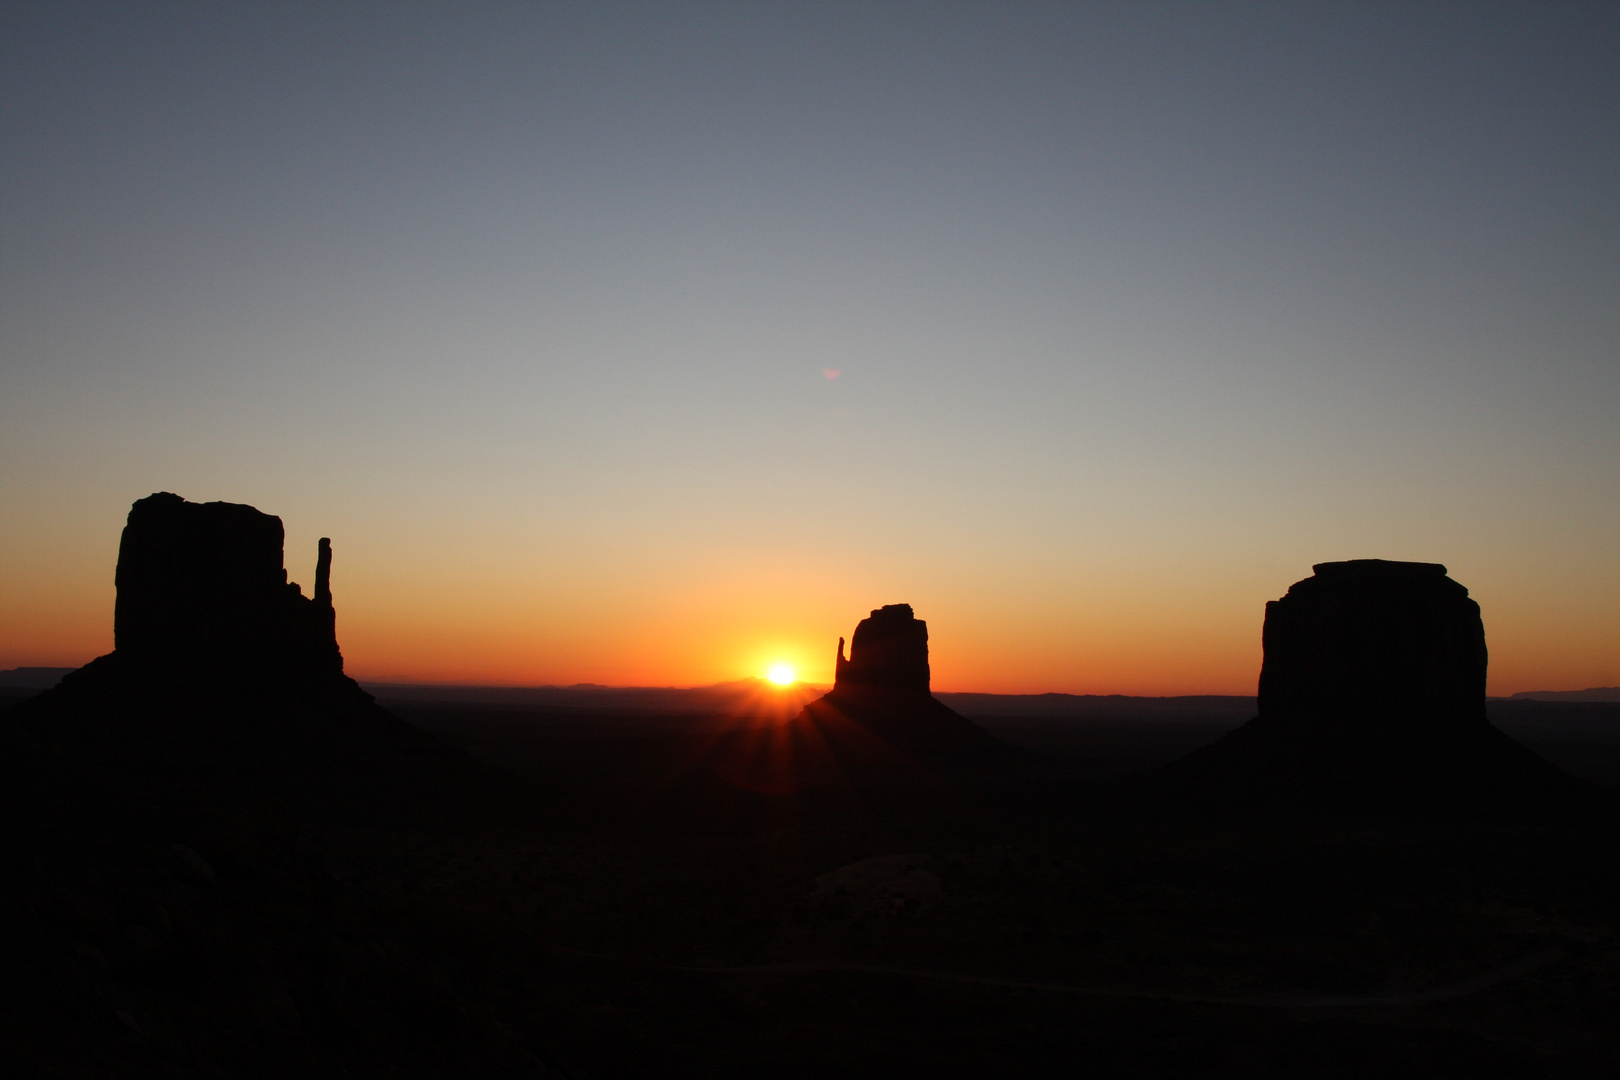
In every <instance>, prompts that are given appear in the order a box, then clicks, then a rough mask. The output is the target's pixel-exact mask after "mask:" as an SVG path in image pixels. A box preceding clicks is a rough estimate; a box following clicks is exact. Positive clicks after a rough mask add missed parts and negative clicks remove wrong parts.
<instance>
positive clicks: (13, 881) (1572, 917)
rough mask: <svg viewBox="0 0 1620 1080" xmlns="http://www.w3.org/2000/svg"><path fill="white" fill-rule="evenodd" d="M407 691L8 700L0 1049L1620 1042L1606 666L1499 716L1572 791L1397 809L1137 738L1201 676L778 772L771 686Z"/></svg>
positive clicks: (838, 1060)
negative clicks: (539, 694)
mask: <svg viewBox="0 0 1620 1080" xmlns="http://www.w3.org/2000/svg"><path fill="white" fill-rule="evenodd" d="M1498 708H1500V707H1498ZM395 711H396V713H397V714H398V715H399V716H401V717H403V718H404V719H405V720H407V721H408V722H409V723H410V724H411V725H413V726H414V728H415V729H416V730H418V731H426V732H429V733H432V734H433V735H434V736H435V738H433V739H428V738H423V739H420V740H419V741H413V738H405V739H403V740H397V739H396V740H395V741H394V742H391V743H389V745H390V746H391V747H393V749H392V750H390V751H389V752H388V754H386V755H382V756H383V757H386V758H387V760H381V759H380V757H379V755H378V754H377V753H376V752H375V750H374V748H373V747H372V744H371V743H368V742H366V741H365V739H363V738H361V737H360V736H355V738H353V739H347V741H345V739H335V738H328V737H327V736H324V735H322V736H319V737H316V738H313V740H312V739H306V738H304V737H303V736H302V735H299V734H298V733H296V732H294V733H290V734H288V735H287V737H286V738H284V739H281V741H279V742H277V741H276V739H274V738H272V739H271V740H270V742H271V743H273V744H274V745H272V746H271V747H270V749H268V750H267V749H266V745H267V744H266V742H265V737H263V736H262V733H261V734H260V735H256V736H254V737H253V738H247V737H242V738H237V737H236V736H234V735H232V734H231V733H228V732H226V733H220V732H215V733H214V734H213V735H210V736H208V738H207V739H205V740H204V741H208V743H209V748H208V749H207V750H206V751H199V750H198V749H196V740H197V738H198V737H199V736H197V734H196V732H197V731H198V730H201V729H198V728H196V727H195V726H194V727H192V728H188V729H186V730H187V731H189V732H191V734H190V735H186V736H185V737H184V738H182V737H181V734H183V733H180V734H177V733H176V732H177V730H178V729H175V730H171V731H170V732H169V733H168V734H167V735H165V736H164V737H163V738H150V739H143V740H137V741H135V742H131V741H129V740H127V739H123V740H118V739H114V740H111V741H109V739H108V738H107V737H105V736H104V735H83V736H73V737H63V738H60V739H56V740H54V741H53V739H52V738H49V737H41V736H40V735H39V733H38V732H37V731H33V732H29V731H24V732H19V731H13V730H8V731H7V734H6V739H7V742H6V746H5V751H6V755H5V758H6V761H7V762H8V772H7V775H6V777H5V779H6V782H7V787H6V792H7V804H6V805H7V813H8V824H7V832H6V837H5V852H4V856H5V865H4V868H3V869H4V874H5V879H4V880H5V894H4V898H5V904H6V907H5V910H4V913H3V920H4V927H5V942H6V948H7V956H6V957H5V960H6V970H7V971H8V972H9V973H10V974H9V977H8V981H7V984H6V988H5V990H6V996H5V1000H4V1002H3V1003H0V1004H3V1010H0V1036H3V1044H0V1045H3V1046H4V1053H5V1058H4V1060H3V1062H0V1064H5V1065H7V1067H8V1070H9V1072H10V1073H11V1074H12V1075H23V1076H85V1077H89V1076H108V1075H142V1076H147V1075H149V1076H231V1077H260V1076H302V1075H319V1076H373V1075H418V1076H442V1075H457V1076H505V1075H563V1076H569V1077H576V1078H585V1077H621V1076H623V1077H642V1076H645V1077H654V1076H656V1077H671V1076H702V1077H711V1076H721V1077H723V1076H735V1077H844V1076H874V1077H876V1076H884V1077H906V1076H1031V1077H1043V1076H1054V1077H1055V1076H1064V1077H1069V1076H1099V1077H1114V1076H1118V1077H1206V1076H1207V1077H1250V1076H1264V1077H1295V1076H1297V1077H1339V1076H1343V1077H1350V1076H1355V1077H1361V1076H1390V1077H1405V1076H1410V1077H1419V1076H1422V1077H1452V1076H1455V1077H1463V1076H1468V1077H1477V1076H1525V1077H1534V1076H1591V1077H1608V1076H1613V1075H1616V1074H1617V1072H1620V1034H1617V1033H1620V940H1617V939H1616V937H1615V936H1614V930H1615V928H1616V926H1617V924H1620V860H1617V854H1620V847H1617V840H1620V828H1617V822H1616V818H1615V814H1614V813H1613V811H1612V809H1611V808H1610V807H1611V802H1612V800H1611V799H1610V797H1608V796H1606V795H1605V794H1603V791H1604V790H1605V789H1603V788H1602V787H1601V785H1602V784H1609V785H1613V784H1614V783H1615V781H1616V780H1617V779H1620V769H1617V768H1616V763H1617V760H1620V758H1617V755H1616V746H1617V745H1620V739H1616V738H1615V732H1616V729H1617V728H1620V710H1617V709H1616V708H1615V707H1613V706H1567V707H1565V706H1559V707H1552V706H1546V705H1538V704H1537V703H1528V704H1525V705H1522V706H1520V705H1518V704H1515V706H1514V709H1510V710H1508V711H1507V712H1502V713H1500V714H1499V715H1498V717H1497V719H1498V721H1499V723H1500V725H1501V726H1502V727H1503V728H1504V729H1505V730H1508V731H1509V732H1510V733H1511V734H1515V735H1517V736H1519V737H1521V738H1522V739H1523V740H1524V741H1526V742H1528V743H1530V744H1531V745H1536V746H1538V747H1539V748H1541V749H1542V750H1544V752H1545V753H1546V754H1547V756H1549V757H1550V758H1552V759H1553V760H1555V761H1557V762H1559V763H1560V764H1562V765H1564V766H1565V767H1567V768H1570V769H1572V770H1576V771H1580V772H1583V773H1584V774H1585V776H1586V777H1587V779H1588V780H1591V781H1595V782H1596V783H1595V785H1594V786H1593V787H1592V788H1591V789H1590V791H1589V792H1588V793H1587V794H1586V795H1583V796H1582V797H1581V798H1579V799H1577V800H1575V801H1573V802H1570V803H1568V804H1561V805H1559V806H1512V805H1502V806H1488V805H1470V806H1466V807H1452V808H1448V807H1445V806H1438V807H1437V806H1434V805H1429V806H1426V807H1425V808H1424V809H1422V810H1413V809H1410V808H1406V809H1403V808H1401V807H1398V806H1390V805H1383V806H1378V805H1367V806H1350V807H1343V806H1341V807H1338V808H1317V809H1314V810H1312V809H1305V808H1289V807H1279V806H1275V805H1271V806H1266V805H1254V804H1250V805H1248V806H1247V808H1244V809H1238V808H1236V807H1235V805H1226V804H1223V803H1222V802H1221V801H1220V800H1215V801H1211V800H1209V799H1208V798H1199V799H1191V798H1188V797H1186V796H1185V794H1184V793H1182V792H1179V791H1178V789H1177V787H1176V785H1175V784H1174V783H1173V782H1172V781H1169V780H1166V779H1164V778H1158V779H1155V778H1154V774H1153V773H1152V772H1151V768H1152V767H1153V766H1155V765H1159V764H1162V763H1164V762H1167V761H1169V760H1172V759H1174V758H1177V757H1179V756H1181V755H1182V754H1184V753H1186V752H1187V751H1188V750H1191V749H1192V748H1194V747H1196V746H1198V745H1201V744H1202V743H1206V742H1208V741H1210V740H1211V739H1213V738H1215V737H1217V736H1218V735H1219V734H1221V733H1222V732H1223V731H1224V730H1226V729H1227V728H1228V727H1230V726H1232V725H1233V724H1235V723H1236V722H1238V721H1239V720H1241V719H1242V717H1241V716H1238V717H1236V718H1234V716H1233V715H1232V709H1231V708H1230V707H1229V706H1222V707H1218V708H1217V707H1211V709H1209V710H1206V712H1204V713H1202V714H1189V713H1186V712H1182V713H1180V714H1177V715H1169V714H1162V715H1158V717H1157V719H1154V718H1153V717H1151V716H1147V717H1145V716H1143V715H1141V714H1140V713H1135V714H1131V715H1117V716H1115V717H1114V718H1113V719H1110V718H1109V717H1108V715H1106V713H1105V712H1097V713H1094V714H1093V715H1091V716H1089V717H1088V718H1085V719H1083V720H1077V719H1075V718H1072V717H1071V718H1069V719H1067V720H1065V719H1064V718H1061V717H1058V718H1054V717H1051V716H1046V717H1029V716H1025V717H1000V718H996V717H986V718H984V724H985V726H986V727H988V728H990V730H992V731H994V732H996V733H997V734H998V735H1001V736H1002V737H1003V738H1005V739H1007V740H1008V741H1010V742H1013V743H1015V744H1019V745H1022V746H1024V747H1026V748H1027V749H1029V750H1030V751H1031V754H1032V765H1031V767H1030V768H1029V769H1028V770H1026V771H1024V772H1020V773H1018V774H1016V775H1010V774H1009V775H1004V776H1002V777H1000V778H997V779H980V780H978V781H975V782H971V783H968V782H960V783H953V782H946V781H944V780H938V781H933V782H929V781H917V782H912V783H908V784H906V785H903V786H881V785H878V786H873V785H866V786H840V785H836V784H822V785H816V786H811V787H799V788H787V789H784V788H782V787H781V786H780V785H778V784H765V785H761V784H753V783H751V782H750V779H749V778H750V776H752V775H754V773H752V772H751V771H750V768H749V767H748V763H749V762H752V761H755V760H757V758H758V756H759V754H760V753H762V752H768V750H762V747H764V748H768V747H769V746H770V745H772V744H771V743H770V740H769V736H768V730H769V725H770V724H771V723H774V722H776V721H775V720H774V719H772V718H755V719H749V718H746V717H737V716H731V717H723V716H694V715H678V714H673V713H667V712H666V713H662V714H658V715H646V714H636V713H633V712H627V711H623V710H617V711H616V710H614V709H612V708H595V709H573V710H570V709H567V708H562V707H550V708H538V707H531V706H522V705H518V706H513V705H500V704H492V703H487V702H485V703H468V702H466V701H461V702H454V701H451V702H444V701H440V702H432V701H423V700H420V699H418V700H416V701H411V702H404V703H396V704H395ZM278 738H279V736H278ZM367 738H369V736H367ZM187 739H190V740H191V741H189V742H188V741H187ZM210 740H211V741H210ZM323 740H324V741H323ZM312 747H314V748H315V749H313V750H312V749H311V748H312ZM1036 752H1039V756H1038V757H1037V756H1036ZM1144 769H1146V770H1149V771H1148V772H1146V773H1143V772H1141V770H1144ZM773 775H775V774H773ZM1242 802H1243V800H1241V799H1234V800H1233V804H1241V803H1242Z"/></svg>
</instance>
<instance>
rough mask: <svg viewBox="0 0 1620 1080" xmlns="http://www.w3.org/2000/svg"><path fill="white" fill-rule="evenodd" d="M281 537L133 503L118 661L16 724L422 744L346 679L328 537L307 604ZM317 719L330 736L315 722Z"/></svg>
mask: <svg viewBox="0 0 1620 1080" xmlns="http://www.w3.org/2000/svg"><path fill="white" fill-rule="evenodd" d="M283 536H284V533H283V529H282V524H281V519H280V518H278V517H274V516H272V515H270V514H264V513H260V512H259V511H258V510H256V509H254V508H253V507H251V506H243V505H239V504H235V503H224V502H212V503H190V502H187V501H186V500H184V499H182V498H181V497H180V496H178V495H173V494H170V493H168V492H160V493H158V494H155V495H151V496H149V497H147V498H145V499H141V500H139V501H137V502H136V503H135V504H134V505H133V506H132V507H131V508H130V512H129V519H128V522H127V524H126V525H125V527H124V532H123V537H122V539H121V541H120V543H119V547H118V568H117V574H116V579H115V580H116V584H117V589H118V594H117V601H116V604H115V607H114V613H113V642H114V648H113V651H112V652H110V653H108V654H107V655H106V656H102V657H98V658H97V659H95V660H92V661H91V662H90V663H88V664H86V665H85V666H84V667H82V668H80V669H79V670H77V671H75V672H72V673H70V674H68V675H66V676H65V677H64V678H63V679H62V681H61V682H60V683H59V684H58V685H57V686H56V687H55V688H54V689H52V690H49V691H47V692H45V693H44V694H41V695H39V696H38V697H36V698H33V699H30V700H29V701H26V702H23V703H22V704H21V705H19V706H18V707H17V708H16V709H14V710H12V712H11V713H10V714H9V715H8V718H9V719H12V720H14V721H16V722H17V723H18V724H20V725H22V727H24V728H32V727H35V726H37V725H41V724H47V725H50V727H51V730H52V731H53V732H54V733H55V734H58V735H62V734H72V733H74V732H75V731H78V732H79V733H81V734H92V733H93V732H94V731H97V730H99V731H101V732H102V733H103V734H106V735H110V736H113V737H138V736H142V735H153V734H161V733H165V732H166V733H168V734H170V735H176V736H180V737H181V738H182V739H184V738H188V737H190V736H204V737H206V738H210V739H212V738H217V737H220V736H222V735H225V734H227V733H229V734H231V735H232V736H233V737H238V738H246V739H249V740H251V739H252V738H253V737H255V735H265V734H268V733H274V734H275V735H276V736H277V737H278V738H285V737H286V736H288V735H290V734H291V733H292V732H293V730H294V729H298V730H300V731H302V732H303V734H304V735H311V734H314V735H317V736H318V735H322V734H330V733H332V732H333V731H334V730H335V728H333V726H332V725H333V724H336V725H337V727H345V726H346V727H351V728H353V727H354V726H355V725H356V724H358V725H359V728H358V729H357V730H361V729H363V730H365V731H369V732H371V733H373V734H375V733H379V732H381V731H384V730H386V731H389V732H391V733H392V735H393V736H394V737H396V738H397V737H404V738H405V739H406V740H407V741H410V740H413V739H414V738H415V737H416V736H415V733H414V729H410V728H409V727H408V725H406V724H404V723H403V722H402V721H399V720H397V719H396V718H394V717H393V716H392V715H391V714H389V713H387V712H385V711H384V710H383V709H381V708H379V707H378V706H377V705H376V704H375V703H374V702H373V700H372V698H371V695H369V694H367V693H366V692H365V691H363V690H361V689H360V686H359V684H357V683H356V682H355V681H354V680H353V679H350V678H349V677H348V676H346V675H345V674H344V673H343V654H342V653H341V652H340V651H339V649H338V644H337V635H336V613H335V611H334V609H333V606H332V589H331V566H332V546H331V542H330V541H329V540H326V539H322V540H321V542H320V545H319V551H318V556H317V562H316V568H315V588H314V595H313V596H304V595H303V591H302V590H301V589H300V588H299V586H298V585H296V584H293V583H291V582H289V581H288V580H287V571H286V569H285V568H284V566H283V564H282V557H283V556H282V544H283ZM317 719H319V720H322V721H325V722H326V727H325V728H324V729H323V728H322V727H321V725H319V724H316V725H315V726H314V727H310V726H309V724H308V723H307V722H309V721H314V720H317ZM294 721H297V722H296V723H295V722H294ZM265 725H269V726H268V727H266V726H265ZM289 725H291V726H289Z"/></svg>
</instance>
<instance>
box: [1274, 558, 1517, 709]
mask: <svg viewBox="0 0 1620 1080" xmlns="http://www.w3.org/2000/svg"><path fill="white" fill-rule="evenodd" d="M1312 570H1314V571H1315V573H1314V575H1313V576H1312V577H1308V578H1306V579H1305V580H1303V581H1300V582H1296V583H1295V584H1294V585H1293V586H1292V587H1291V588H1290V589H1289V590H1288V594H1287V595H1286V596H1284V597H1283V598H1282V599H1281V600H1272V601H1270V602H1269V603H1267V604H1266V619H1265V626H1264V629H1263V630H1262V631H1261V641H1262V644H1263V648H1264V651H1265V659H1264V662H1263V664H1262V665H1261V668H1260V701H1259V713H1260V716H1261V718H1262V719H1271V720H1276V721H1279V722H1288V723H1294V724H1309V725H1316V726H1323V727H1327V728H1331V729H1339V730H1344V731H1349V732H1354V731H1368V730H1374V729H1376V730H1378V731H1383V732H1387V733H1389V734H1400V733H1402V732H1403V731H1407V732H1409V731H1412V730H1414V729H1424V728H1435V727H1444V728H1454V727H1466V726H1470V725H1472V726H1476V727H1477V726H1480V725H1484V724H1485V723H1486V719H1485V663H1486V650H1485V624H1484V622H1483V621H1482V620H1481V618H1480V614H1479V604H1477V603H1476V602H1474V601H1473V600H1470V599H1469V598H1468V590H1467V589H1465V588H1464V587H1463V586H1461V585H1459V584H1458V583H1457V582H1455V581H1453V580H1451V578H1449V577H1447V576H1446V568H1445V567H1444V566H1441V565H1439V564H1438V563H1413V562H1388V561H1385V560H1383V559H1355V560H1351V561H1349V562H1331V563H1318V564H1317V565H1316V566H1314V567H1312Z"/></svg>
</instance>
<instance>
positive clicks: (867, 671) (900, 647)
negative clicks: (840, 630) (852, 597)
mask: <svg viewBox="0 0 1620 1080" xmlns="http://www.w3.org/2000/svg"><path fill="white" fill-rule="evenodd" d="M835 671H836V676H835V682H834V686H835V689H838V690H849V689H850V688H851V687H855V686H866V687H875V688H880V689H886V690H901V691H908V692H912V693H921V694H926V693H928V684H929V673H928V624H927V623H925V622H923V621H922V620H921V619H919V618H917V617H916V616H915V615H913V614H912V611H911V605H910V604H885V605H884V606H883V607H880V608H877V609H876V610H874V611H873V612H872V614H871V615H870V616H868V617H867V618H865V619H862V620H861V621H860V624H859V625H858V626H856V627H855V636H854V638H853V639H852V640H851V641H850V646H849V659H847V660H846V659H845V658H844V639H843V638H839V639H838V664H837V667H836V668H835Z"/></svg>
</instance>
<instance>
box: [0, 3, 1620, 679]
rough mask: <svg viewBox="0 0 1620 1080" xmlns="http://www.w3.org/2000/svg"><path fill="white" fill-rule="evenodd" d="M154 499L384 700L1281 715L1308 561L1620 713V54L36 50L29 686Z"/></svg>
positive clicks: (1443, 36)
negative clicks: (906, 692) (917, 665)
mask: <svg viewBox="0 0 1620 1080" xmlns="http://www.w3.org/2000/svg"><path fill="white" fill-rule="evenodd" d="M154 491H173V492H176V493H178V494H181V495H184V496H185V497H186V498H188V499H192V500H196V501H206V500H216V499H221V500H226V501H231V502H246V503H251V504H253V505H255V506H257V507H259V508H260V509H262V510H264V511H266V512H268V513H273V514H278V515H280V516H281V517H282V519H283V520H284V521H285V522H286V526H287V534H288V565H289V568H290V569H291V571H292V577H293V579H294V580H297V581H300V582H302V583H303V585H304V587H305V589H306V591H307V590H308V589H309V587H310V585H311V583H312V578H313V568H314V561H315V543H316V539H317V538H318V537H320V536H330V537H332V538H333V544H334V548H335V551H336V558H335V565H334V570H333V588H334V593H335V595H336V602H337V608H338V634H339V640H340V642H341V643H342V646H343V650H344V654H345V656H346V658H347V661H348V670H349V672H350V674H353V675H355V676H357V677H360V678H372V679H402V680H403V679H409V680H420V681H455V682H494V683H530V684H533V683H573V682H580V681H593V682H601V683H617V684H660V685H669V684H674V685H692V684H702V683H709V682H715V681H719V680H724V679H734V678H739V677H742V676H747V675H757V674H762V673H763V672H764V670H765V668H766V667H767V665H768V664H769V663H770V662H772V661H777V660H786V661H789V662H792V663H795V664H797V665H798V667H799V670H800V673H801V675H803V676H804V677H806V678H808V679H811V680H815V681H828V680H830V678H831V672H832V659H833V649H834V646H835V644H836V640H837V638H838V636H839V635H846V636H847V635H848V634H849V633H850V632H851V630H852V629H853V627H854V625H855V623H856V621H857V620H858V619H860V618H861V617H862V616H863V615H865V614H866V613H867V611H868V610H869V609H871V608H874V607H876V606H878V605H880V604H885V603H895V602H908V603H911V604H912V605H913V606H914V607H915V608H916V610H917V614H918V616H919V617H921V618H924V619H927V620H928V622H929V626H930V630H931V637H932V644H933V670H934V685H935V688H936V689H941V690H979V691H1000V692H1041V691H1048V690H1054V691H1068V692H1075V693H1088V692H1090V693H1110V692H1117V693H1132V694H1176V693H1200V692H1207V693H1253V691H1254V687H1255V680H1256V676H1257V674H1258V671H1259V663H1260V626H1261V618H1262V615H1263V608H1264V604H1265V602H1266V601H1267V600H1270V599H1275V598H1276V597H1278V596H1281V595H1282V594H1283V593H1284V592H1285V591H1286V590H1287V588H1288V586H1289V585H1290V584H1291V583H1292V582H1294V581H1296V580H1298V579H1300V578H1302V577H1306V576H1308V575H1309V574H1310V572H1311V569H1310V568H1311V564H1312V563H1316V562H1323V561H1328V560H1335V559H1345V558H1365V557H1378V558H1388V559H1414V560H1425V561H1433V562H1443V563H1445V564H1446V565H1447V566H1448V567H1449V568H1450V571H1451V574H1452V576H1453V577H1454V578H1456V579H1457V580H1458V581H1460V582H1462V583H1463V584H1464V585H1466V586H1468V587H1469V589H1470V590H1471V592H1472V594H1473V596H1474V597H1475V598H1476V599H1477V600H1479V602H1480V604H1481V605H1482V607H1483V609H1484V616H1485V626H1486V632H1487V637H1488V640H1489V645H1490V649H1491V667H1490V671H1491V676H1490V690H1491V692H1492V693H1511V692H1514V691H1518V690H1529V689H1557V688H1573V687H1583V686H1593V685H1615V684H1617V683H1620V5H1616V4H1613V3H1603V4H1593V5H1589V6H1583V5H1578V4H1567V5H1560V4H1544V3H1536V4H1527V5H1492V4H1485V3H1475V2H1470V3H1463V4H1415V3H1396V4H1387V5H1380V4H1371V3H1354V4H1342V5H1333V4H1320V3H1311V4H1302V3H1288V4H1277V5H1265V4H1241V5H1240V4H1226V5H1221V4H1166V5H1156V4H1147V3H1129V4H1123V3H1122V4H1097V5H1086V4H1073V5H1045V4H1029V5H1024V4H1013V3H985V4H946V3H931V4H883V3H856V4H836V3H803V4H766V3H748V4H695V3H647V4H615V3H601V2H593V3H589V4H584V3H581V4H560V5H542V4H516V3H512V4H476V3H454V4H450V3H445V4H405V3H386V4H384V3H377V4H364V3H336V4H334V3H320V4H310V5H297V4H230V3H209V4H197V5H186V4H150V5H141V4H131V3H104V4H103V3H51V4H38V5H35V4H26V3H25V4H18V3H5V4H3V5H0V668H3V667H11V666H15V665H64V666H65V665H77V664H80V663H83V662H85V661H87V660H89V659H90V658H92V657H93V656H95V655H97V654H99V653H102V652H106V651H107V650H109V649H110V648H111V647H112V604H113V567H114V562H115V559H116V554H117V545H118V537H119V530H120V529H121V528H122V525H123V521H124V516H125V515H126V514H127V513H128V510H129V505H130V503H131V502H133V501H134V500H135V499H137V498H140V497H143V496H145V495H148V494H150V493H152V492H154Z"/></svg>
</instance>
